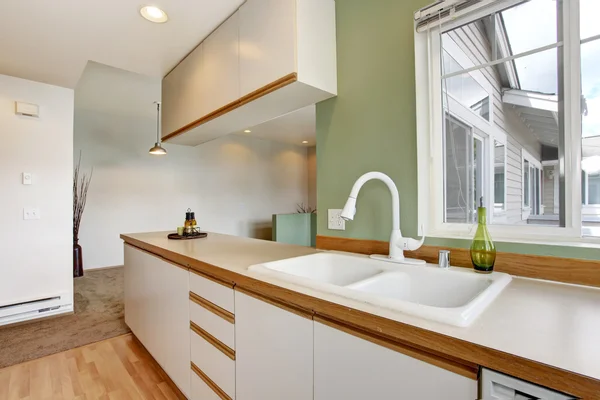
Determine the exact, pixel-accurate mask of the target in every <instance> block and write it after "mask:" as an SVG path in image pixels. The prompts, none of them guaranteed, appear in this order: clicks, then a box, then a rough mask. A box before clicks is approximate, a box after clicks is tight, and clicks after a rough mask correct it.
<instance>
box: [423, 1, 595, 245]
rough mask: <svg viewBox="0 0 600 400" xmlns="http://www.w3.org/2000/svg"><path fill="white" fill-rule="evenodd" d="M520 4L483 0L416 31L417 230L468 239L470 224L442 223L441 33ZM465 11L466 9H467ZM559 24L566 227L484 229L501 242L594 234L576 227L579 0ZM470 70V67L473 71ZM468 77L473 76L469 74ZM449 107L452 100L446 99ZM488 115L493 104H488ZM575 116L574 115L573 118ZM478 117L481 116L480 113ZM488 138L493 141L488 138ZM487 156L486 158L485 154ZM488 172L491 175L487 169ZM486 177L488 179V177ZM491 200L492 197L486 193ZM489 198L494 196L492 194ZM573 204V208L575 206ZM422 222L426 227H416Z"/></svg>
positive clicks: (578, 205) (576, 238)
mask: <svg viewBox="0 0 600 400" xmlns="http://www.w3.org/2000/svg"><path fill="white" fill-rule="evenodd" d="M518 3H521V1H520V0H495V1H494V0H488V1H483V2H481V4H480V5H479V6H478V5H475V6H473V7H472V9H471V11H465V10H461V12H460V13H459V12H457V13H456V14H455V15H454V18H453V19H447V20H446V21H447V23H446V22H444V21H442V26H440V25H439V24H438V23H433V24H431V25H430V26H429V27H428V29H427V30H426V31H425V32H420V33H419V32H417V33H415V65H416V68H415V78H416V88H417V90H416V104H417V149H418V152H417V160H418V179H419V180H418V182H419V184H418V200H419V210H418V221H419V231H420V234H426V235H427V236H433V237H442V238H465V239H471V238H472V235H473V226H472V225H470V224H451V223H445V222H444V219H443V216H444V210H443V206H444V201H443V200H442V199H443V198H444V182H443V180H444V177H443V168H441V166H442V164H441V163H442V162H443V157H442V156H443V148H442V140H439V138H440V136H441V135H442V132H443V105H442V101H441V99H442V96H441V93H442V87H441V86H442V84H441V77H442V75H441V67H440V64H441V62H440V47H441V32H445V31H449V30H452V29H454V28H456V27H458V26H461V25H464V24H467V23H469V22H472V21H475V20H477V19H480V18H482V17H484V16H486V15H489V14H491V13H492V12H495V11H500V10H502V9H504V8H507V7H509V6H511V5H514V4H518ZM467 12H468V14H466V13H467ZM561 22H562V25H563V26H564V27H565V29H564V32H563V40H562V42H559V44H558V46H562V47H563V73H564V77H563V79H564V85H565V88H566V90H565V98H564V121H565V122H564V123H565V136H566V137H565V146H564V159H563V160H561V162H562V163H563V166H564V170H565V175H566V184H565V200H564V209H565V210H566V214H565V227H548V226H536V225H519V226H515V225H493V224H492V225H490V226H489V230H490V233H491V234H492V236H493V237H494V238H495V239H496V240H500V241H515V240H519V241H535V242H543V243H557V242H560V243H565V242H581V241H591V242H600V240H598V239H597V238H582V230H581V225H582V223H581V211H582V210H581V175H580V174H581V172H580V171H581V169H580V168H581V167H580V165H581V119H580V118H578V116H579V115H581V104H580V93H581V83H580V80H581V54H580V50H581V49H580V37H579V1H578V0H568V1H564V3H563V13H562V21H561ZM472 72H475V71H472ZM472 76H473V75H472ZM450 110H451V111H456V108H454V110H453V109H452V104H450ZM490 112H491V114H493V108H491V109H490ZM573 116H575V117H573ZM480 119H481V120H483V119H482V118H480ZM489 142H490V143H493V141H492V140H490V141H489ZM488 159H489V158H488ZM490 174H493V172H492V171H490ZM490 182H493V178H492V180H490ZM490 199H492V198H491V197H490ZM492 200H493V199H492ZM574 206H575V207H574ZM422 226H425V227H426V228H425V232H422V231H421V227H422Z"/></svg>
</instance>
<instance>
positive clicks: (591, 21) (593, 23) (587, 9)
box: [579, 0, 600, 39]
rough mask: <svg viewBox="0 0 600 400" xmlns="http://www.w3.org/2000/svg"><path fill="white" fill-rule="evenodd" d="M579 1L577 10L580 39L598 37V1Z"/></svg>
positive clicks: (599, 26)
mask: <svg viewBox="0 0 600 400" xmlns="http://www.w3.org/2000/svg"><path fill="white" fill-rule="evenodd" d="M579 1H580V3H579V9H580V13H581V23H580V32H581V39H587V38H589V37H591V36H596V35H600V24H598V14H599V13H600V1H598V0H579Z"/></svg>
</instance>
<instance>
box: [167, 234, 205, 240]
mask: <svg viewBox="0 0 600 400" xmlns="http://www.w3.org/2000/svg"><path fill="white" fill-rule="evenodd" d="M207 236H208V233H206V232H198V233H193V234H191V235H187V236H180V235H178V234H176V233H169V234H168V235H167V237H168V238H169V239H173V240H190V239H202V238H205V237H207Z"/></svg>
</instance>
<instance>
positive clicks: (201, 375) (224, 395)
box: [191, 362, 232, 400]
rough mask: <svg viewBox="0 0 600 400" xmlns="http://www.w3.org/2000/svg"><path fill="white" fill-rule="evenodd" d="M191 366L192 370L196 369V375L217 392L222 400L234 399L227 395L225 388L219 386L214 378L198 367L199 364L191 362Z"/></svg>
mask: <svg viewBox="0 0 600 400" xmlns="http://www.w3.org/2000/svg"><path fill="white" fill-rule="evenodd" d="M191 367H192V371H194V373H195V374H196V375H198V378H200V379H202V380H203V381H204V383H206V385H207V386H208V387H209V388H210V389H211V390H212V391H213V392H215V394H216V395H217V396H219V397H220V398H221V399H222V400H232V399H231V397H229V396H228V395H227V393H225V392H224V391H223V389H221V388H220V387H219V385H217V384H216V383H214V382H213V380H212V379H210V378H209V377H208V375H206V374H205V373H204V372H202V370H201V369H200V368H198V366H197V365H196V364H194V363H193V362H192V363H191Z"/></svg>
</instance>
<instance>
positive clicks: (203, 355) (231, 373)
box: [190, 331, 235, 399]
mask: <svg viewBox="0 0 600 400" xmlns="http://www.w3.org/2000/svg"><path fill="white" fill-rule="evenodd" d="M190 335H191V344H192V362H193V363H194V364H196V366H198V368H199V369H200V370H202V372H204V373H205V374H206V375H207V376H208V377H209V378H210V379H211V380H212V381H213V382H214V383H215V384H216V385H217V386H219V387H220V388H221V389H222V390H223V391H224V392H225V393H227V395H228V396H229V397H231V398H232V399H235V361H234V360H232V359H231V358H229V357H227V356H226V355H225V354H223V353H222V352H221V351H220V350H218V349H217V348H216V347H215V346H213V345H212V344H211V343H209V342H207V341H206V340H204V339H203V338H201V337H200V336H198V335H197V334H196V333H195V332H193V331H190Z"/></svg>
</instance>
